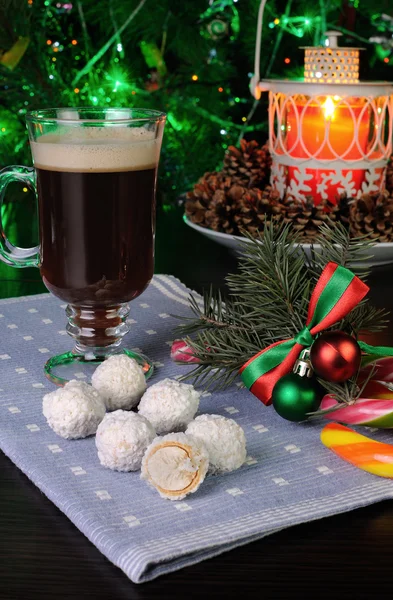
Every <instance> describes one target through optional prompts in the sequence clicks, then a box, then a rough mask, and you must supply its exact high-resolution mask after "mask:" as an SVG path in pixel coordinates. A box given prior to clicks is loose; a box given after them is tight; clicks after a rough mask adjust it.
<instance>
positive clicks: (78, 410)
mask: <svg viewBox="0 0 393 600" xmlns="http://www.w3.org/2000/svg"><path fill="white" fill-rule="evenodd" d="M42 412H43V413H44V417H45V418H46V420H47V422H48V425H49V427H51V428H52V429H53V431H54V432H55V433H57V435H60V436H61V437H63V438H65V439H78V438H84V437H87V436H88V435H93V434H94V433H95V432H96V431H97V427H98V425H99V424H100V423H101V421H102V419H103V418H104V416H105V403H104V400H103V398H102V397H101V396H100V394H99V393H98V392H97V391H96V390H95V389H94V388H92V387H91V385H88V384H87V383H85V382H84V381H76V380H75V379H72V380H71V381H69V382H68V383H66V385H65V386H64V387H63V388H59V389H57V390H55V391H53V392H50V393H49V394H45V396H44V398H43V401H42Z"/></svg>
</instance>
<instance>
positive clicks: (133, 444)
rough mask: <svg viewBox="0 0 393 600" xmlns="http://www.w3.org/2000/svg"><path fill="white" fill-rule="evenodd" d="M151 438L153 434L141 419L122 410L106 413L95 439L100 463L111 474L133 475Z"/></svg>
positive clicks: (154, 433) (145, 421)
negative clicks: (129, 472)
mask: <svg viewBox="0 0 393 600" xmlns="http://www.w3.org/2000/svg"><path fill="white" fill-rule="evenodd" d="M155 437H156V432H155V431H154V429H153V426H152V425H151V424H150V423H149V421H148V420H147V419H145V417H142V416H141V415H137V414H136V413H134V412H128V411H124V410H115V411H114V412H112V413H107V414H106V415H105V417H104V419H103V420H102V421H101V423H100V425H99V426H98V429H97V435H96V446H97V450H98V458H99V459H100V463H101V464H102V465H103V466H104V467H108V469H113V470H115V471H137V470H138V469H140V468H141V463H142V458H143V455H144V453H145V450H146V448H147V447H148V446H149V444H151V442H152V441H153V440H154V438H155Z"/></svg>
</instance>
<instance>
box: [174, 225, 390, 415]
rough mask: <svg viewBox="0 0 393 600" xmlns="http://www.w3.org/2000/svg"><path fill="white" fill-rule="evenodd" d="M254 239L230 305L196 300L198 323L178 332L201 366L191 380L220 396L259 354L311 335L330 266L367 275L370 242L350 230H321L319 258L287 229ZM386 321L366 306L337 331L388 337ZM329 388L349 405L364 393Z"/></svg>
mask: <svg viewBox="0 0 393 600" xmlns="http://www.w3.org/2000/svg"><path fill="white" fill-rule="evenodd" d="M246 237H247V238H248V239H247V240H246V241H245V242H244V244H243V254H242V255H241V257H240V259H239V270H238V273H236V274H232V275H228V276H227V278H226V281H227V284H228V288H229V295H228V297H227V298H223V297H222V295H221V294H220V292H214V291H213V290H212V289H210V290H209V291H208V292H206V293H205V294H204V299H203V300H204V301H203V307H202V308H201V307H200V304H199V303H198V302H197V300H196V298H194V297H191V298H190V307H191V310H192V312H193V316H192V317H186V318H184V317H182V321H183V322H185V324H183V325H181V326H179V327H178V328H177V333H179V334H180V335H181V337H184V336H186V342H187V344H188V346H189V347H190V349H191V352H192V353H193V354H194V356H195V357H196V358H197V359H198V361H199V364H198V365H197V366H196V367H195V368H194V370H192V371H189V372H188V373H187V375H185V377H184V378H185V379H191V380H193V381H194V382H195V383H196V384H199V385H203V386H205V387H213V389H218V388H221V387H224V386H226V385H228V384H230V383H232V382H233V381H234V380H235V378H236V377H237V375H238V372H239V369H240V368H241V366H242V365H244V363H245V362H246V361H247V360H249V359H250V358H251V357H252V356H254V355H255V354H256V353H257V352H259V351H260V350H262V349H264V348H266V347H267V346H269V345H270V344H272V343H274V342H277V341H279V340H283V339H287V338H291V337H293V336H294V335H296V333H298V332H299V331H300V330H301V329H302V328H303V327H304V324H305V322H306V319H307V312H308V305H309V300H310V296H311V293H312V291H313V289H314V287H315V284H316V282H317V280H318V278H319V276H320V274H321V272H322V270H323V269H324V267H325V266H326V264H327V262H329V261H331V260H333V261H339V264H340V261H342V262H341V264H344V266H350V267H351V268H353V266H354V268H355V269H356V270H357V271H358V275H359V276H361V277H365V276H366V275H367V272H366V271H365V270H364V269H362V268H361V266H359V262H361V261H363V260H364V255H365V252H368V251H369V249H370V246H371V242H370V240H369V239H365V238H358V239H355V240H350V239H349V234H348V232H347V231H346V230H345V228H344V227H342V226H336V227H335V228H332V229H330V228H329V227H324V226H323V227H322V228H321V235H320V237H319V238H318V243H319V246H318V247H317V248H315V247H313V248H312V249H311V258H307V257H306V255H305V254H304V252H303V250H302V248H301V247H300V246H299V238H298V236H297V235H294V234H293V233H291V232H290V230H289V228H288V227H287V226H283V225H281V226H276V225H274V224H271V225H270V226H269V227H266V229H265V231H264V234H263V236H260V237H259V238H258V239H254V238H252V237H251V236H246ZM386 317H387V312H386V311H385V310H381V309H376V308H374V307H372V306H370V305H369V304H368V301H367V299H365V300H363V302H362V303H361V304H360V305H359V306H357V307H356V308H355V309H354V310H352V311H351V313H350V314H349V315H347V317H346V318H345V319H343V320H342V321H341V323H337V324H336V325H334V326H333V327H332V329H342V330H344V331H347V332H348V333H350V334H351V335H354V336H355V337H357V336H358V335H359V334H360V333H361V332H363V331H368V332H371V331H373V332H377V331H380V330H381V329H382V328H383V327H385V326H386ZM190 335H193V337H192V338H191V337H189V336H190ZM323 385H324V386H325V388H326V390H327V393H329V394H331V395H333V396H334V397H335V398H337V401H338V402H339V403H341V404H342V403H347V404H348V403H351V402H353V401H354V399H356V398H357V397H359V395H360V394H361V393H362V386H359V385H358V383H357V379H356V378H354V379H352V380H350V381H347V382H345V383H343V384H332V383H329V382H323ZM363 387H364V386H363Z"/></svg>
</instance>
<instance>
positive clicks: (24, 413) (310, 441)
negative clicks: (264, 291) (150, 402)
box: [0, 275, 393, 583]
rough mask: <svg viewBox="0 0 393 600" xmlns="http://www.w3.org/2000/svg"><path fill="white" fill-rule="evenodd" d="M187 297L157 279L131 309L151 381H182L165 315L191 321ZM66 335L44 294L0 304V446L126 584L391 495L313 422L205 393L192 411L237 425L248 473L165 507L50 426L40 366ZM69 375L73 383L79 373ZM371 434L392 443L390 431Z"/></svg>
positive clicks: (136, 343)
mask: <svg viewBox="0 0 393 600" xmlns="http://www.w3.org/2000/svg"><path fill="white" fill-rule="evenodd" d="M188 293H189V290H187V289H186V288H185V287H184V286H183V285H182V284H181V283H180V282H178V281H177V280H176V279H174V278H172V277H168V276H165V275H156V276H155V277H154V279H153V281H152V283H151V285H150V287H149V288H148V290H147V291H146V292H145V293H144V294H143V296H142V297H141V298H138V299H137V300H136V301H134V302H133V303H132V304H131V317H132V319H131V322H132V328H131V332H130V334H129V335H128V339H127V338H126V343H128V346H130V347H139V348H142V349H143V351H144V352H145V353H146V354H148V355H149V356H151V357H152V358H153V359H154V361H155V364H156V372H155V375H154V377H153V379H152V380H151V381H152V383H153V382H155V381H158V380H159V379H162V378H164V377H178V376H180V375H181V374H182V373H183V372H184V367H181V366H177V365H175V364H174V363H173V362H172V361H171V360H170V357H169V351H170V345H171V341H172V339H173V327H174V325H175V324H176V320H175V319H174V318H173V317H171V316H170V315H171V314H180V315H181V314H184V315H186V314H189V308H188V301H187V297H188ZM64 328H65V314H64V305H61V304H60V302H59V301H58V300H56V298H53V297H52V296H50V295H49V294H43V295H40V296H30V297H24V298H12V299H9V300H1V301H0V339H1V340H2V344H1V350H0V447H1V448H2V450H3V451H4V452H5V454H7V456H9V457H10V458H11V460H12V461H13V462H14V463H15V464H16V465H17V466H18V467H19V468H20V469H21V470H22V471H23V472H24V473H26V475H27V476H28V477H29V478H30V479H31V480H32V481H33V482H34V483H35V485H37V486H38V487H39V488H40V489H41V490H42V491H43V492H44V493H45V494H46V495H47V496H48V498H50V499H51V500H52V502H54V503H55V504H56V506H58V507H59V508H60V509H61V510H62V511H63V512H64V513H65V514H66V515H67V516H68V518H69V519H71V521H72V522H73V523H75V525H76V526H77V527H78V528H79V529H80V530H81V531H82V532H83V533H84V534H85V535H86V536H87V537H88V538H89V539H90V540H91V541H92V542H93V544H95V545H96V546H97V548H99V550H100V551H101V552H102V553H103V554H104V555H105V556H106V557H107V558H108V559H109V560H110V561H112V562H113V563H114V564H115V565H118V566H119V567H120V568H121V569H122V570H123V571H124V572H125V573H126V574H127V575H128V577H130V578H131V579H132V580H133V581H134V582H137V583H140V582H144V581H149V580H151V579H154V578H155V577H158V576H159V575H162V574H164V573H169V572H171V571H175V570H177V569H180V568H182V567H184V566H188V565H191V564H193V563H196V562H199V561H202V560H204V559H206V558H210V557H211V556H215V555H217V554H220V553H221V552H225V551H227V550H230V549H231V548H235V547H236V546H239V545H242V544H245V543H247V542H250V541H253V540H255V539H258V538H262V537H263V536H266V535H269V534H270V533H273V532H275V531H277V530H279V529H283V528H284V527H290V526H292V525H295V524H297V523H303V522H306V521H311V520H314V519H320V518H322V517H326V516H328V515H333V514H336V513H340V512H344V511H349V510H352V509H354V508H357V507H359V506H364V505H367V504H371V503H373V502H377V501H379V500H383V499H385V498H391V497H393V482H391V481H389V480H385V479H379V478H377V477H374V476H372V475H369V474H367V473H364V472H362V471H359V470H357V469H355V468H353V467H351V466H350V465H348V464H346V463H345V462H343V461H341V460H340V459H339V458H337V457H336V456H335V455H334V454H332V453H331V452H330V451H328V450H327V449H326V448H324V447H323V446H322V445H321V443H320V441H319V432H320V429H321V425H318V424H293V423H289V422H286V421H284V420H283V419H281V418H280V417H278V415H276V414H275V412H274V410H273V409H271V408H266V407H264V406H263V405H262V404H261V403H260V402H259V401H258V400H257V399H256V398H255V397H254V396H252V395H251V394H250V393H249V392H248V391H247V390H245V389H239V387H238V385H233V386H232V387H230V388H229V389H227V390H225V391H223V392H220V393H214V394H209V393H204V394H203V397H202V399H201V405H200V412H202V413H203V412H207V413H209V412H210V413H216V414H220V415H224V416H228V417H231V418H233V419H235V420H236V421H237V422H238V423H239V425H241V426H242V427H243V429H244V431H245V433H246V438H247V450H248V457H247V461H246V464H245V465H244V466H243V467H242V468H241V469H240V470H238V471H236V472H234V473H231V474H227V475H225V476H215V477H208V478H207V479H206V480H205V482H204V483H203V485H202V486H201V487H200V489H199V490H198V492H197V493H196V494H193V495H192V496H190V497H187V498H186V499H185V500H183V501H181V502H170V501H166V500H163V499H161V498H160V497H159V495H158V493H157V492H156V491H155V490H153V489H151V488H150V487H148V486H147V485H146V483H145V482H143V481H141V480H140V478H139V473H117V472H113V471H110V470H108V469H105V468H103V467H102V466H101V465H100V464H99V461H98V458H97V454H96V448H95V443H94V438H89V439H84V440H75V441H66V440H64V439H62V438H60V437H57V436H56V435H55V433H54V432H53V431H52V430H51V429H50V428H49V427H48V425H47V424H46V421H45V419H44V417H43V415H42V396H43V394H44V393H46V392H48V391H50V390H52V389H54V388H53V385H52V384H51V383H49V382H48V381H47V380H46V379H45V377H44V375H43V365H44V363H45V361H46V360H47V358H48V357H49V356H50V355H52V354H56V353H59V352H63V351H65V350H67V349H71V347H72V340H71V339H70V338H69V337H68V336H67V335H66V332H65V330H64ZM185 368H190V367H185ZM75 377H76V378H78V377H81V374H80V373H78V371H77V370H76V372H75ZM372 435H373V437H375V438H376V439H380V440H383V441H393V440H391V434H389V432H385V433H384V432H377V431H375V432H373V433H372Z"/></svg>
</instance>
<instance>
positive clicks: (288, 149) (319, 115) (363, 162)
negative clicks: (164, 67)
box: [251, 15, 393, 204]
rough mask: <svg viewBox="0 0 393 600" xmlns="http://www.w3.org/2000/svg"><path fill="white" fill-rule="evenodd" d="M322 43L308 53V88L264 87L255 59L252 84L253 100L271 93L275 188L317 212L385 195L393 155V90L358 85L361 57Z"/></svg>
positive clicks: (280, 83)
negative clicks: (343, 200)
mask: <svg viewBox="0 0 393 600" xmlns="http://www.w3.org/2000/svg"><path fill="white" fill-rule="evenodd" d="M260 17H261V15H260ZM257 35H258V34H257ZM325 35H326V36H327V39H326V45H325V47H307V48H305V64H304V80H272V79H270V80H269V79H265V80H264V79H262V80H261V81H259V76H258V75H257V74H258V71H259V59H258V61H256V69H255V71H256V75H257V78H256V77H255V76H254V78H253V80H252V82H251V86H252V91H253V93H254V96H255V97H256V98H258V97H260V94H261V91H265V90H267V91H269V148H270V152H271V154H272V161H273V162H272V175H271V184H272V185H273V186H274V187H275V188H276V189H277V190H278V191H279V192H280V194H281V195H282V196H283V195H284V194H285V193H286V192H288V193H290V194H291V195H293V196H295V197H296V198H300V199H305V198H306V196H312V197H313V199H314V203H315V204H319V203H320V202H321V200H329V201H330V202H333V203H335V198H336V196H337V194H341V193H346V194H347V195H348V196H349V197H357V196H359V195H361V194H363V193H367V192H376V191H378V190H380V189H381V188H382V187H383V185H384V175H385V167H386V164H387V161H388V158H389V157H390V155H391V153H392V125H393V85H392V84H391V83H388V82H378V81H370V82H360V81H359V50H360V49H359V48H344V47H339V46H338V43H337V38H338V36H340V35H341V34H340V33H338V32H334V31H328V32H326V34H325ZM257 49H258V39H257Z"/></svg>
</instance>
